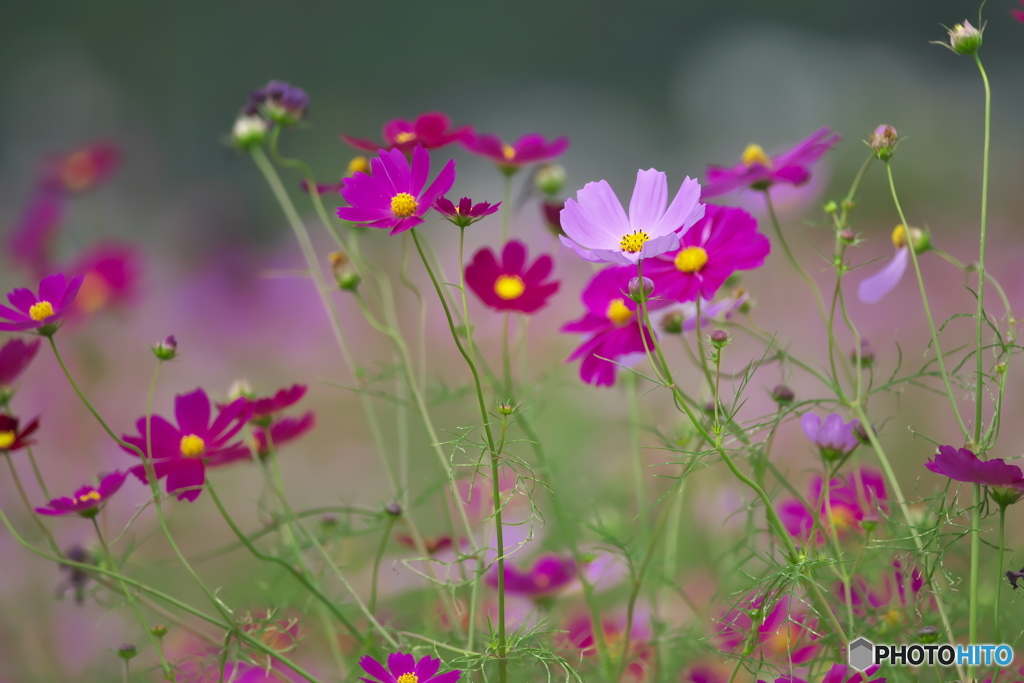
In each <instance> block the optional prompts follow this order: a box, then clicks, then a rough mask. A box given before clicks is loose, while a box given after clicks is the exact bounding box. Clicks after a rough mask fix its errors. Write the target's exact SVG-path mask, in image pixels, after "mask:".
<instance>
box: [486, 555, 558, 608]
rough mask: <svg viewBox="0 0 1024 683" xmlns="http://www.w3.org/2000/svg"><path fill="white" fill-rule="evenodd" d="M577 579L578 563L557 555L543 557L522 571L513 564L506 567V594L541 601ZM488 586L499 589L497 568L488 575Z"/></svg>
mask: <svg viewBox="0 0 1024 683" xmlns="http://www.w3.org/2000/svg"><path fill="white" fill-rule="evenodd" d="M575 579H576V563H575V562H574V561H573V560H572V558H566V557H561V556H559V555H556V554H555V553H548V554H546V555H541V556H540V557H538V558H537V559H536V561H534V563H533V566H532V567H530V568H529V569H527V570H526V571H521V570H520V569H518V568H516V567H515V566H513V565H511V564H506V565H505V592H506V593H512V594H514V595H525V596H527V597H530V598H534V599H539V598H545V597H549V596H551V595H554V594H555V593H557V592H559V591H560V590H562V589H563V588H565V587H567V586H568V585H569V584H570V583H572V582H573V581H574V580H575ZM487 585H488V586H493V587H495V588H497V587H498V572H497V567H495V570H494V571H492V572H489V573H488V574H487Z"/></svg>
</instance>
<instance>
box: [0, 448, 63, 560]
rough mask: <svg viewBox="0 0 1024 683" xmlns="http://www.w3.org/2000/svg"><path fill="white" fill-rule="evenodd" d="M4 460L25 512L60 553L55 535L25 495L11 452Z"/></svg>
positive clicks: (5, 455)
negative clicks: (54, 538)
mask: <svg viewBox="0 0 1024 683" xmlns="http://www.w3.org/2000/svg"><path fill="white" fill-rule="evenodd" d="M3 455H4V459H5V460H7V466H8V467H9V468H10V470H11V481H13V482H14V488H16V489H17V490H18V496H19V497H20V498H21V502H22V503H23V504H24V505H25V511H26V512H27V513H28V516H29V517H31V518H32V522H33V523H34V524H35V525H36V526H37V527H39V530H40V531H42V532H43V537H44V538H46V540H47V542H48V543H49V544H50V547H51V548H53V552H55V553H58V554H59V553H60V551H59V550H58V549H57V542H56V541H55V540H53V534H51V533H50V530H49V528H47V526H46V525H45V524H43V521H42V520H41V519H39V515H37V514H36V511H35V509H34V508H33V507H32V503H31V502H29V499H28V495H26V493H25V487H24V486H23V485H22V483H21V477H19V476H18V470H16V469H15V468H14V461H13V460H11V452H10V451H3Z"/></svg>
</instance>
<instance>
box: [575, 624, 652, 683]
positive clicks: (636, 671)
mask: <svg viewBox="0 0 1024 683" xmlns="http://www.w3.org/2000/svg"><path fill="white" fill-rule="evenodd" d="M600 628H601V631H602V635H603V636H604V642H605V644H606V645H607V646H608V649H609V650H610V651H612V652H614V653H616V656H618V657H621V656H622V654H623V648H624V647H625V645H626V643H625V638H626V633H627V630H628V632H629V636H630V637H629V654H628V655H627V656H628V657H629V660H630V661H629V663H628V664H627V665H626V669H625V671H624V672H623V673H624V675H623V677H622V681H623V683H643V681H646V680H648V679H649V678H650V676H651V673H652V670H653V667H654V657H655V651H654V647H653V646H652V645H651V641H652V639H653V636H654V634H653V633H651V631H650V629H649V628H647V626H646V625H645V624H644V620H643V619H641V618H638V617H634V619H633V623H632V627H629V626H627V622H626V617H625V616H624V615H622V616H619V617H613V618H608V619H604V620H603V621H602V622H601V624H600ZM564 631H565V632H564V633H561V634H559V637H558V639H557V642H559V644H560V646H561V648H562V649H566V650H568V649H570V648H572V649H575V650H577V652H574V653H572V654H570V659H573V658H575V659H577V660H578V659H579V657H580V655H582V656H583V657H584V658H586V659H589V658H592V657H596V656H597V642H598V641H597V637H596V636H597V634H596V633H595V631H594V624H593V622H592V621H591V619H590V617H589V616H581V617H576V618H574V619H572V620H570V621H569V622H568V623H567V624H566V625H565V628H564Z"/></svg>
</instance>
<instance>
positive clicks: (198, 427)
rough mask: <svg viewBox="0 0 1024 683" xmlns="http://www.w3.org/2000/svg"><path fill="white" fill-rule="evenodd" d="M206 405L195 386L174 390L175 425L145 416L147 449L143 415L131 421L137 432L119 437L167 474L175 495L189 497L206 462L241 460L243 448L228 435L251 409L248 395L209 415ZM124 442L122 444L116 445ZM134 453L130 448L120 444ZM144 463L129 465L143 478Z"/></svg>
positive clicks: (195, 492) (202, 475) (203, 474)
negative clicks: (149, 443)
mask: <svg viewBox="0 0 1024 683" xmlns="http://www.w3.org/2000/svg"><path fill="white" fill-rule="evenodd" d="M211 412H212V406H211V405H210V399H209V397H208V396H207V395H206V392H205V391H203V390H202V389H196V390H195V391H193V392H191V393H188V394H179V395H178V396H177V397H175V399H174V417H175V419H176V420H177V422H178V426H177V427H175V426H174V425H172V424H171V423H170V422H168V421H167V420H165V419H164V418H162V417H160V416H159V415H155V416H153V417H152V418H150V427H149V429H150V434H149V437H150V440H151V441H152V447H153V449H152V453H150V451H149V450H148V449H147V447H146V438H147V434H146V428H147V425H146V418H145V417H142V418H139V420H138V422H137V423H136V425H135V427H136V429H137V430H138V432H139V436H129V435H125V436H124V437H122V438H123V440H124V442H125V443H127V444H129V445H131V446H134V447H135V448H137V449H138V450H139V451H141V452H142V453H143V454H145V455H146V456H148V457H151V458H152V459H153V462H152V465H151V466H152V467H153V469H154V471H155V473H156V478H157V479H163V478H164V477H166V478H167V493H168V494H173V493H177V495H178V500H187V501H190V502H191V501H194V500H195V499H196V498H198V497H199V493H200V488H201V487H202V485H203V482H204V481H206V467H207V466H211V467H215V466H218V465H226V464H228V463H231V462H235V461H236V460H247V459H249V458H250V457H252V456H251V454H250V453H249V449H248V448H246V447H245V445H244V444H242V443H241V442H238V441H236V442H234V443H230V441H231V439H232V438H233V437H234V436H235V435H236V434H237V433H238V432H239V430H241V429H242V427H244V426H245V423H246V422H248V421H249V417H250V415H251V414H252V406H251V405H250V404H249V399H247V398H244V397H241V398H238V399H236V400H234V401H232V402H231V403H230V404H228V405H226V406H218V407H217V416H216V417H215V418H214V419H213V422H211V421H210V419H211V417H212V416H211ZM122 448H124V447H122ZM124 450H125V451H127V452H128V453H130V454H132V455H135V456H138V453H136V451H135V450H133V449H130V448H124ZM146 467H147V465H146V464H143V465H136V466H135V467H133V468H131V469H130V470H129V471H130V472H131V473H132V474H134V475H135V476H136V477H138V478H139V479H141V480H142V481H143V482H146V483H148V482H149V478H148V474H147V472H146Z"/></svg>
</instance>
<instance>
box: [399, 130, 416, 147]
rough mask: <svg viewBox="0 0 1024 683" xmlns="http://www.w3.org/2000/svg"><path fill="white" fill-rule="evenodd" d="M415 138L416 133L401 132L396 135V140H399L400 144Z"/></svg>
mask: <svg viewBox="0 0 1024 683" xmlns="http://www.w3.org/2000/svg"><path fill="white" fill-rule="evenodd" d="M415 139H416V133H409V132H405V133H399V134H398V135H396V136H395V142H397V143H398V144H400V145H404V144H405V143H407V142H409V141H411V140H415Z"/></svg>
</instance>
